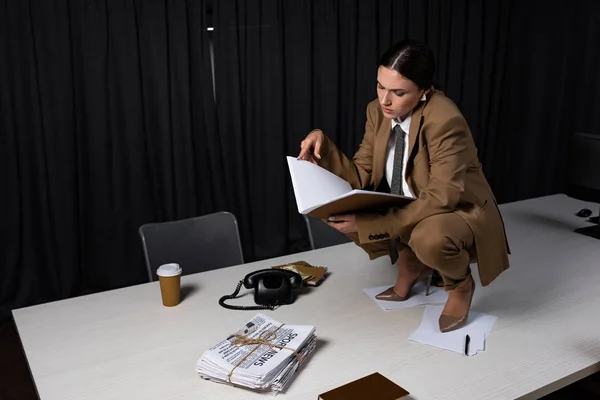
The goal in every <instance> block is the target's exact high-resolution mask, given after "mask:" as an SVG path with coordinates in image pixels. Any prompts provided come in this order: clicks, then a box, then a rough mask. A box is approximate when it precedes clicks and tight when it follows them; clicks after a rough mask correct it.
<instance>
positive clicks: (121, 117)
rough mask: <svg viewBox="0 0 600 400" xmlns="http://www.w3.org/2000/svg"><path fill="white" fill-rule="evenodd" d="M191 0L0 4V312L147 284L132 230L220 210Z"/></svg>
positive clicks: (204, 61)
mask: <svg viewBox="0 0 600 400" xmlns="http://www.w3.org/2000/svg"><path fill="white" fill-rule="evenodd" d="M205 16H206V13H205V10H204V5H203V2H202V1H193V2H192V1H185V0H169V1H163V0H160V1H159V0H143V1H142V0H136V1H133V0H101V1H97V0H87V1H83V0H81V1H80V0H72V1H65V0H53V1H51V0H31V1H11V0H0V171H1V172H0V179H1V181H0V192H1V193H2V194H1V195H0V215H1V221H2V228H1V229H0V232H2V234H1V235H2V236H1V238H0V307H1V311H2V314H5V313H6V312H7V311H8V310H9V309H11V308H14V307H19V306H23V305H29V304H32V303H39V302H44V301H49V300H56V299H60V298H65V297H68V296H71V295H74V294H76V293H78V292H79V291H80V290H81V289H83V288H92V289H109V288H115V287H120V286H125V285H131V284H136V283H142V282H144V280H147V278H146V276H147V275H146V273H145V266H144V262H143V256H142V251H141V245H140V240H139V236H138V233H137V229H138V227H139V226H140V225H141V224H143V223H145V222H153V221H162V220H167V219H177V218H184V217H189V216H195V215H199V214H203V213H208V212H212V211H217V210H220V209H221V208H229V206H228V202H227V198H228V197H227V196H226V194H225V191H224V190H222V185H221V182H220V177H219V176H218V175H216V174H213V173H212V172H213V171H218V170H221V169H223V165H224V164H225V160H224V158H223V157H224V145H223V138H221V137H219V136H218V135H217V129H216V118H215V109H214V101H213V87H212V78H211V70H210V57H209V55H208V42H207V37H206V24H205V18H206V17H205Z"/></svg>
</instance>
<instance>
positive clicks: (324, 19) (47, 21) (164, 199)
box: [0, 0, 600, 313]
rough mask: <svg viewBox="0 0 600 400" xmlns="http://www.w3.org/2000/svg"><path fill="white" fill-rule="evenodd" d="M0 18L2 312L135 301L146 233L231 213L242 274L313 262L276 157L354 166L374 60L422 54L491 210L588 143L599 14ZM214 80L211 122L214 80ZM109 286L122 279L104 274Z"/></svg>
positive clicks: (550, 187) (268, 6)
mask: <svg viewBox="0 0 600 400" xmlns="http://www.w3.org/2000/svg"><path fill="white" fill-rule="evenodd" d="M212 11H213V12H212V14H209V15H211V17H212V18H213V20H212V22H211V23H213V24H214V26H215V31H214V32H213V33H212V34H213V36H212V38H213V39H214V52H215V58H214V71H211V64H210V60H209V37H207V34H209V33H207V32H206V27H207V21H206V18H207V13H206V6H205V4H204V3H203V2H202V1H201V0H188V1H184V0H169V1H165V0H160V1H159V0H143V1H142V0H135V1H134V0H118V1H117V0H102V1H97V0H30V1H16V0H0V193H1V195H0V213H1V214H0V217H1V220H2V228H1V229H0V232H1V233H0V235H1V237H0V312H2V313H6V312H7V311H8V310H9V309H11V308H14V307H20V306H23V305H29V304H34V303H40V302H44V301H50V300H56V299H60V298H65V297H68V296H72V295H75V294H77V293H79V292H80V289H82V288H100V289H105V288H106V289H110V288H115V287H120V286H125V285H131V284H136V283H142V282H144V281H145V279H146V276H145V273H144V268H145V267H144V263H143V258H142V253H141V246H140V242H139V238H138V234H137V229H138V227H139V226H140V225H141V224H143V223H145V222H155V221H164V220H172V219H179V218H185V217H190V216H195V215H201V214H206V213H209V212H213V211H219V210H229V211H232V212H234V213H235V214H236V215H237V217H238V220H239V223H240V229H241V233H242V240H243V246H244V251H245V257H246V260H248V261H252V260H257V259H264V258H267V257H274V256H278V255H282V254H287V253H293V252H297V251H300V250H304V249H307V245H308V241H307V233H306V228H305V226H304V224H303V221H302V218H301V216H300V215H298V213H297V210H296V205H295V200H294V196H293V191H292V188H291V184H290V180H289V177H288V172H287V165H286V163H285V156H286V155H292V156H295V155H297V154H298V150H299V144H300V141H301V140H302V139H303V138H304V136H305V135H306V134H307V133H308V132H309V131H310V130H312V129H314V128H321V129H323V130H324V131H325V132H326V133H327V134H328V135H329V136H331V137H332V138H333V140H334V141H335V142H336V143H337V144H338V145H339V146H340V148H341V149H342V150H343V151H344V152H346V154H348V155H352V154H353V153H354V152H355V150H356V148H357V146H358V143H359V142H360V139H361V138H362V135H363V133H364V124H365V107H366V105H367V103H368V102H369V101H370V100H372V99H374V98H375V97H376V91H375V80H376V72H377V60H378V57H379V55H380V54H381V53H382V52H383V51H384V50H385V49H386V48H387V47H388V46H390V45H391V44H392V43H393V42H394V41H396V40H399V39H402V38H404V37H412V38H416V39H421V40H424V41H427V42H428V43H429V44H430V45H431V47H432V49H433V51H434V53H435V55H436V59H437V65H438V69H437V72H436V77H435V78H436V81H437V83H438V84H440V85H441V86H442V87H443V88H444V91H445V92H446V94H447V95H448V96H449V97H450V98H452V99H453V100H454V101H455V102H456V103H457V104H458V105H459V107H460V108H461V109H462V111H463V112H464V114H465V116H466V118H467V120H468V122H469V123H470V126H471V129H472V131H473V135H474V137H475V140H476V143H477V145H478V147H479V150H480V155H481V159H482V162H483V164H484V169H485V173H486V175H487V177H488V179H489V180H490V183H491V184H492V187H493V189H494V191H495V193H496V196H497V197H498V200H499V201H500V202H507V201H513V200H519V199H524V198H529V197H534V196H541V195H546V194H551V193H556V192H558V191H561V190H562V188H563V183H564V170H565V162H564V156H565V154H564V153H565V152H564V148H565V144H566V140H567V139H568V136H569V134H570V133H571V132H572V131H575V130H580V131H587V132H596V133H600V122H598V118H597V114H598V111H600V95H599V94H598V92H599V88H600V76H599V75H600V74H599V73H598V71H599V70H600V60H599V55H598V51H597V48H599V47H600V40H599V38H600V32H599V30H600V28H599V24H598V23H597V21H599V20H600V2H597V1H593V0H590V1H583V0H574V1H572V2H570V3H568V4H566V5H563V6H561V7H550V6H548V3H547V2H543V1H529V2H518V1H515V0H491V1H490V0H487V1H484V0H479V1H476V0H470V1H467V0H454V1H451V0H429V1H424V0H410V1H407V0H404V1H403V0H379V1H358V0H345V1H339V0H338V1H333V0H262V1H246V0H215V1H214V4H213V10H212ZM211 72H214V76H215V82H214V85H215V88H216V104H215V102H214V98H213V95H214V94H215V93H213V81H212V73H211ZM115 271H116V273H115Z"/></svg>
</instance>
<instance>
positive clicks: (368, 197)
mask: <svg viewBox="0 0 600 400" xmlns="http://www.w3.org/2000/svg"><path fill="white" fill-rule="evenodd" d="M412 201H413V200H412V199H407V198H402V197H393V196H391V195H388V194H381V193H378V192H371V193H355V194H353V195H351V196H348V197H344V198H342V199H339V200H336V201H334V202H332V203H326V204H323V205H322V206H320V207H318V208H316V209H314V210H312V211H311V212H309V213H308V215H310V216H311V217H315V218H320V219H327V218H329V217H331V216H332V215H341V214H352V213H355V212H358V211H366V210H369V211H372V212H375V211H377V210H384V209H387V208H390V207H402V206H405V205H406V204H408V203H410V202H412Z"/></svg>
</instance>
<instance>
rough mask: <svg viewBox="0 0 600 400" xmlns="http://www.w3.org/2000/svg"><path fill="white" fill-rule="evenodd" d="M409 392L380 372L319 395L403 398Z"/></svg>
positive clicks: (325, 398)
mask: <svg viewBox="0 0 600 400" xmlns="http://www.w3.org/2000/svg"><path fill="white" fill-rule="evenodd" d="M408 395H409V393H408V392H407V391H406V390H404V389H403V388H402V387H400V386H398V385H396V384H395V383H394V382H392V381H390V380H389V379H388V378H386V377H385V376H383V375H381V374H380V373H379V372H375V373H373V374H371V375H367V376H365V377H363V378H360V379H357V380H355V381H352V382H350V383H347V384H345V385H343V386H340V387H337V388H335V389H333V390H330V391H328V392H325V393H323V394H321V395H319V400H367V399H368V400H401V399H406V398H407V396H408Z"/></svg>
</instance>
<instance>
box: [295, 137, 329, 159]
mask: <svg viewBox="0 0 600 400" xmlns="http://www.w3.org/2000/svg"><path fill="white" fill-rule="evenodd" d="M323 140H325V135H323V132H322V131H321V130H319V129H316V130H314V131H312V132H311V133H309V134H308V135H307V136H306V138H305V139H304V140H303V141H302V143H300V148H301V150H300V155H298V160H307V161H310V162H311V163H313V164H318V163H319V161H318V160H320V159H321V155H320V154H319V152H320V151H321V145H322V144H323ZM313 149H314V152H311V150H313Z"/></svg>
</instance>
